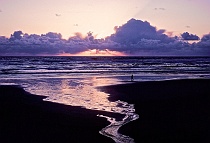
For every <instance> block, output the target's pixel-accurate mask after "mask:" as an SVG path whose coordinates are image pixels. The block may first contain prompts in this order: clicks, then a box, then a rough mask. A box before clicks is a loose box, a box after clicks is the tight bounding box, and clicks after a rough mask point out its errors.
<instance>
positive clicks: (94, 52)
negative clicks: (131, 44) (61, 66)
mask: <svg viewBox="0 0 210 143" xmlns="http://www.w3.org/2000/svg"><path fill="white" fill-rule="evenodd" d="M59 56H126V54H125V53H123V52H118V51H111V50H108V49H105V50H99V49H92V50H87V51H84V52H80V53H77V54H69V53H63V54H59Z"/></svg>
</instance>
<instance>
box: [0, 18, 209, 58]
mask: <svg viewBox="0 0 210 143" xmlns="http://www.w3.org/2000/svg"><path fill="white" fill-rule="evenodd" d="M114 29H115V33H113V34H111V35H110V36H108V37H106V38H105V39H96V37H95V36H94V35H93V33H92V32H88V33H87V34H85V35H83V34H82V33H79V32H77V33H75V34H74V36H71V37H70V38H69V39H68V40H66V39H63V38H62V35H61V34H60V33H55V32H48V33H46V34H41V35H37V34H27V33H24V32H22V31H15V32H14V33H13V34H11V37H10V38H6V37H4V36H0V55H1V56H2V55H3V56H5V55H62V54H63V55H65V54H69V55H72V54H78V53H87V52H88V53H90V54H91V53H92V54H98V55H106V54H112V55H120V53H123V54H125V55H138V56H153V55H156V56H163V55H164V56H180V55H182V56H189V55H207V56H209V53H210V34H207V35H204V36H203V37H202V38H201V40H200V41H199V42H198V43H192V44H190V43H188V42H186V41H185V40H186V39H188V40H189V39H191V40H195V39H199V37H197V36H196V35H193V34H189V33H188V32H184V33H183V34H182V39H180V38H179V37H177V36H174V37H173V33H170V32H168V31H167V30H165V29H160V30H157V28H156V27H155V26H152V25H151V24H150V23H149V22H147V21H141V20H136V19H131V20H129V21H128V22H127V23H125V24H123V25H121V26H115V27H114ZM165 33H169V34H170V35H169V36H168V35H166V34H165Z"/></svg>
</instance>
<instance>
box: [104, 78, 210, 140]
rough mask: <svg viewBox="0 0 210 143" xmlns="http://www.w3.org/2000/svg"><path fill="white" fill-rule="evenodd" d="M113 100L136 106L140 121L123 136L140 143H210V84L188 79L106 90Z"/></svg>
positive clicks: (107, 88) (209, 82) (126, 130)
mask: <svg viewBox="0 0 210 143" xmlns="http://www.w3.org/2000/svg"><path fill="white" fill-rule="evenodd" d="M101 90H102V91H105V92H108V93H110V94H111V96H110V100H112V101H115V100H118V99H120V100H123V101H127V102H128V103H133V104H135V109H136V113H137V114H139V119H138V120H136V121H133V122H130V123H128V124H126V125H124V126H122V128H120V132H121V133H124V134H126V135H129V136H130V137H133V138H134V139H135V141H136V142H138V143H210V80H209V79H191V80H190V79H186V80H173V81H158V82H140V83H133V84H125V85H115V86H107V87H102V88H101Z"/></svg>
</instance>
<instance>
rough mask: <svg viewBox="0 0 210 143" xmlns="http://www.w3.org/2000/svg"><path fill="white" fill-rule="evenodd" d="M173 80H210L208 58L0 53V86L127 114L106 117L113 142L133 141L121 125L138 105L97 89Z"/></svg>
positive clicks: (133, 117)
mask: <svg viewBox="0 0 210 143" xmlns="http://www.w3.org/2000/svg"><path fill="white" fill-rule="evenodd" d="M131 75H133V77H134V81H142V82H144V81H158V80H171V79H192V78H210V57H0V85H20V86H21V87H23V88H24V89H25V90H26V91H27V92H30V93H32V94H36V95H42V96H46V98H45V99H44V101H50V102H56V103H61V104H67V105H71V106H80V107H82V108H86V109H91V110H101V111H107V112H113V113H120V114H123V115H125V117H124V118H123V119H122V120H121V121H117V120H116V119H114V118H110V117H107V116H104V115H98V116H99V117H102V118H107V120H108V121H109V122H110V125H109V126H107V127H105V128H104V129H102V130H101V131H100V133H101V134H102V135H105V136H108V137H110V138H112V139H113V140H114V141H115V142H134V140H133V139H132V138H130V137H128V136H125V135H121V134H119V133H118V129H119V128H120V127H121V126H122V125H124V124H126V123H128V122H130V121H133V120H136V119H138V118H139V115H137V114H135V105H132V104H129V103H127V102H124V101H116V102H111V101H109V100H108V96H109V95H108V94H107V93H104V92H101V91H99V90H98V89H97V88H96V87H98V86H106V85H114V84H123V83H132V82H131Z"/></svg>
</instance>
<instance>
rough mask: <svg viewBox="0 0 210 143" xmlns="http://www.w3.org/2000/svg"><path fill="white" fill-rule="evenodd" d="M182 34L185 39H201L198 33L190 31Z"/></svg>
mask: <svg viewBox="0 0 210 143" xmlns="http://www.w3.org/2000/svg"><path fill="white" fill-rule="evenodd" d="M181 36H182V38H183V40H199V39H200V38H199V37H198V36H197V35H193V34H190V33H188V32H184V33H182V34H181Z"/></svg>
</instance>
